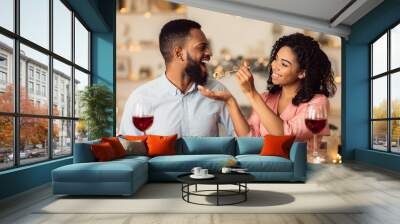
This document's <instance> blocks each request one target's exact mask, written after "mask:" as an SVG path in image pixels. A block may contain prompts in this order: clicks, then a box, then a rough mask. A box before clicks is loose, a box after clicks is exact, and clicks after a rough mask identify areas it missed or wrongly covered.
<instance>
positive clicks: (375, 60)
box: [370, 24, 400, 153]
mask: <svg viewBox="0 0 400 224" xmlns="http://www.w3.org/2000/svg"><path fill="white" fill-rule="evenodd" d="M370 51H371V78H370V82H371V148H372V149H374V150H380V151H385V152H391V153H400V91H399V90H398V86H400V24H398V25H397V26H395V27H393V28H391V29H389V30H387V31H386V32H385V33H384V34H383V35H381V36H380V37H379V38H377V39H376V40H375V41H374V42H373V43H371V45H370Z"/></svg>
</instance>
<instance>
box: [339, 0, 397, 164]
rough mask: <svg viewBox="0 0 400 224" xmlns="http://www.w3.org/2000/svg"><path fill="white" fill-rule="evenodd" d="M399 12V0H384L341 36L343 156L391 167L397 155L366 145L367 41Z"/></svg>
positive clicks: (367, 131)
mask: <svg viewBox="0 0 400 224" xmlns="http://www.w3.org/2000/svg"><path fill="white" fill-rule="evenodd" d="M399 12H400V1H399V0H386V1H384V2H383V3H381V4H380V5H379V6H378V7H376V8H375V9H374V10H372V11H371V12H369V13H368V14H367V15H366V16H364V17H363V18H361V19H360V20H359V21H358V22H357V23H355V24H353V26H352V27H351V35H350V37H349V39H348V40H345V39H342V40H343V41H342V62H343V68H342V74H343V82H342V85H343V86H342V89H343V95H342V127H343V128H342V152H343V155H344V159H355V160H358V161H362V162H365V163H369V164H372V165H376V166H381V167H383V168H386V169H391V170H399V167H400V158H399V156H397V155H393V154H388V153H384V154H382V153H380V152H376V151H373V150H371V149H369V146H370V144H369V142H370V122H369V116H370V115H369V113H370V109H369V107H370V96H369V86H370V83H369V75H370V71H369V68H370V65H369V57H370V56H369V44H370V43H371V42H372V41H373V40H375V39H376V38H377V37H378V36H379V35H381V34H382V33H383V32H385V31H386V30H387V29H389V28H390V27H392V26H393V25H395V24H397V23H399V22H400V13H399Z"/></svg>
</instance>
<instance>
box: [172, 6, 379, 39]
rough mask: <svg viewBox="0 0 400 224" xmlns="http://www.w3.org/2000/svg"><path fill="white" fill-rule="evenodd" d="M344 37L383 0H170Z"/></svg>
mask: <svg viewBox="0 0 400 224" xmlns="http://www.w3.org/2000/svg"><path fill="white" fill-rule="evenodd" d="M170 1H171V2H176V3H181V4H185V5H188V6H193V7H198V8H203V9H208V10H213V11H218V12H222V13H228V14H234V15H238V16H243V17H248V18H252V19H257V20H262V21H266V22H271V23H278V24H281V25H287V26H293V27H298V28H303V29H309V30H312V31H318V32H324V33H328V34H332V35H337V36H341V37H345V38H347V37H348V36H349V35H350V32H351V25H352V24H353V23H355V22H357V21H358V20H359V19H360V18H361V17H362V16H364V15H366V14H367V13H368V12H369V11H371V10H372V9H374V8H375V7H376V6H378V5H379V4H380V3H382V2H383V0H201V1H199V0H170Z"/></svg>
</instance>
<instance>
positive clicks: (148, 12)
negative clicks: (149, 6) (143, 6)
mask: <svg viewBox="0 0 400 224" xmlns="http://www.w3.org/2000/svg"><path fill="white" fill-rule="evenodd" d="M143 16H144V18H146V19H148V18H150V17H151V12H150V11H147V12H145V13H144V14H143Z"/></svg>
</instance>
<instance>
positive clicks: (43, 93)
mask: <svg viewBox="0 0 400 224" xmlns="http://www.w3.org/2000/svg"><path fill="white" fill-rule="evenodd" d="M42 96H44V97H45V96H46V86H42Z"/></svg>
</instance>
